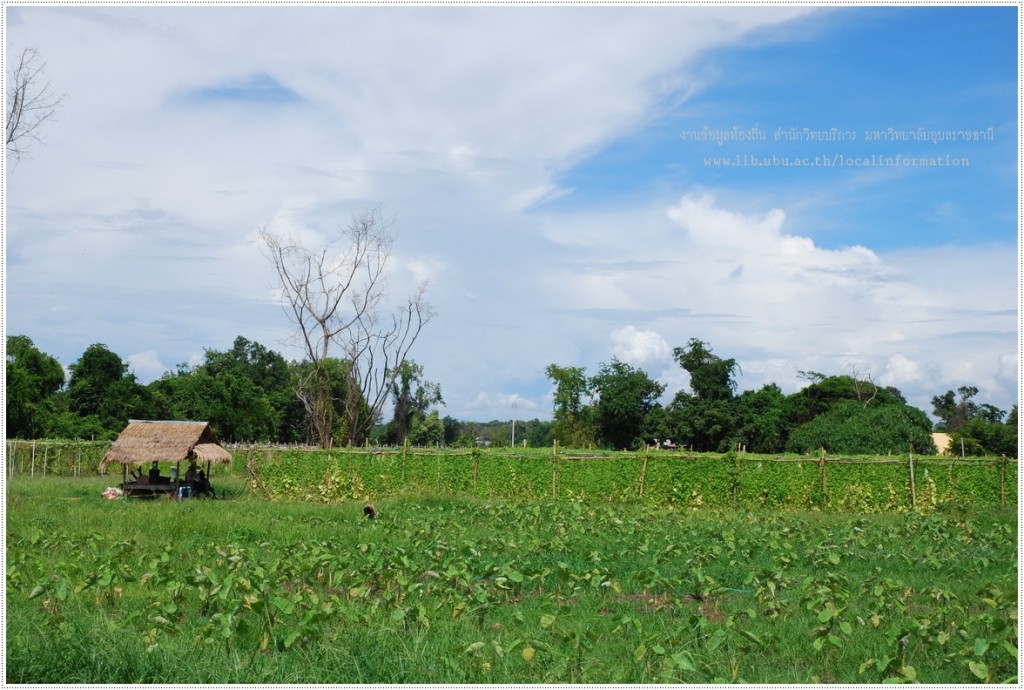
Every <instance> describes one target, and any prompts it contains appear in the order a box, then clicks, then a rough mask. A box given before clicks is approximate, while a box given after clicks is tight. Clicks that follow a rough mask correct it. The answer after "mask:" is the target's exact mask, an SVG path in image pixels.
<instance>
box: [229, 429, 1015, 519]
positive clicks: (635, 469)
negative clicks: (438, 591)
mask: <svg viewBox="0 0 1024 690" xmlns="http://www.w3.org/2000/svg"><path fill="white" fill-rule="evenodd" d="M246 466H247V469H248V472H249V476H250V483H251V486H252V488H253V490H254V493H255V494H257V495H262V496H265V497H267V498H270V499H272V500H273V499H284V500H319V501H343V500H352V499H371V498H380V497H386V496H394V495H401V494H415V495H424V496H442V495H470V496H479V497H485V498H506V499H513V500H515V499H525V500H556V501H557V500H597V501H613V502H637V501H639V502H644V503H650V504H656V505H666V504H671V505H681V506H691V507H695V508H696V507H700V506H709V507H723V508H726V507H731V508H746V507H758V506H762V507H779V508H798V509H799V508H807V509H815V508H818V509H821V508H835V509H851V510H868V511H871V510H891V509H900V508H927V507H937V506H940V505H950V506H956V505H963V506H966V505H991V506H994V505H1000V506H1006V505H1016V503H1017V486H1018V463H1017V461H1016V460H1015V459H1012V458H1005V457H1000V458H980V459H951V458H941V457H923V458H922V457H917V456H914V455H907V456H899V457H894V456H885V457H835V456H829V455H827V454H826V453H821V454H818V455H816V456H813V457H807V456H804V457H793V456H758V455H749V454H746V453H737V454H726V455H713V454H685V453H676V452H667V451H660V450H653V449H647V450H645V451H641V452H637V453H627V452H616V453H581V452H578V451H569V452H563V451H560V450H559V448H558V447H557V445H556V446H554V447H553V448H552V449H550V450H547V451H544V450H531V451H522V452H518V451H510V450H504V451H503V450H478V449H477V450H440V449H413V448H408V447H405V448H366V449H337V450H331V451H324V450H316V451H308V450H307V451H300V450H289V449H270V448H256V447H252V448H250V449H249V450H248V451H246Z"/></svg>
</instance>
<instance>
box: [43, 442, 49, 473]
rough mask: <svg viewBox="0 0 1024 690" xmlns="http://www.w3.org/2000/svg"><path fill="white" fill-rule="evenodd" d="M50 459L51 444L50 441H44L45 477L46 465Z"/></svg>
mask: <svg viewBox="0 0 1024 690" xmlns="http://www.w3.org/2000/svg"><path fill="white" fill-rule="evenodd" d="M49 460H50V444H49V443H44V444H43V476H44V477H45V476H46V466H47V465H48V464H49Z"/></svg>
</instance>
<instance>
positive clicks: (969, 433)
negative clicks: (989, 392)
mask: <svg viewBox="0 0 1024 690" xmlns="http://www.w3.org/2000/svg"><path fill="white" fill-rule="evenodd" d="M1004 417H1005V418H1006V422H1005V423H1004V422H1003V418H1004ZM950 436H951V447H952V448H953V449H954V450H955V451H959V450H961V449H962V451H963V453H964V454H965V455H976V456H983V455H1006V456H1009V457H1017V454H1018V446H1017V406H1016V405H1014V406H1013V409H1011V410H1010V414H1009V415H1007V414H1006V413H1005V412H1004V411H1003V410H1000V409H999V408H997V407H995V406H994V405H989V404H987V403H986V404H983V405H979V406H977V407H976V412H975V414H974V415H973V416H971V417H970V418H969V419H967V421H965V422H963V423H961V424H960V425H959V426H958V427H957V428H956V430H955V431H953V432H952V433H951V434H950Z"/></svg>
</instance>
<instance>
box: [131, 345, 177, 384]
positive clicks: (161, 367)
mask: <svg viewBox="0 0 1024 690" xmlns="http://www.w3.org/2000/svg"><path fill="white" fill-rule="evenodd" d="M127 360H128V366H129V370H130V371H131V372H132V373H134V374H135V377H136V378H137V379H138V380H139V381H152V380H153V379H158V378H160V376H162V375H163V373H164V372H165V371H167V365H165V364H164V363H163V362H161V361H160V357H159V355H157V353H156V350H147V351H145V352H136V353H135V354H134V355H128V357H127Z"/></svg>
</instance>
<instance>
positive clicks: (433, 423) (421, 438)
mask: <svg viewBox="0 0 1024 690" xmlns="http://www.w3.org/2000/svg"><path fill="white" fill-rule="evenodd" d="M409 440H410V442H412V444H413V445H416V446H437V445H440V444H441V443H443V442H444V422H442V421H441V417H440V416H439V415H438V412H437V410H431V412H430V414H428V415H424V416H423V417H422V418H420V419H419V420H417V422H416V426H415V428H414V429H413V430H412V433H411V434H410V435H409Z"/></svg>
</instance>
